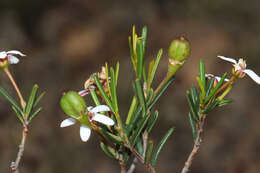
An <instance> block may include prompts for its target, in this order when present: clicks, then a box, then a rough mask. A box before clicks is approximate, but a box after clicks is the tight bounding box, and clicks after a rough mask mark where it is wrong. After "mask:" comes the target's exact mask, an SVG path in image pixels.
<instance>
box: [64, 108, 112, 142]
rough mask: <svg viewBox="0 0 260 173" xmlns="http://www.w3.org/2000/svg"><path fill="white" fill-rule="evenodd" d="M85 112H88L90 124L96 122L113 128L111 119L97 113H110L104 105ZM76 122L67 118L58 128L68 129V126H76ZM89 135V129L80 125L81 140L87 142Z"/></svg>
mask: <svg viewBox="0 0 260 173" xmlns="http://www.w3.org/2000/svg"><path fill="white" fill-rule="evenodd" d="M87 111H88V116H89V121H90V122H92V121H97V122H100V123H102V124H105V125H108V126H113V125H114V124H115V123H114V121H113V120H112V119H111V118H109V117H107V116H105V115H103V114H100V113H99V112H107V111H110V109H109V107H108V106H106V105H99V106H96V107H92V106H90V107H88V108H87ZM76 122H77V120H76V119H74V118H67V119H65V120H63V121H62V122H61V124H60V127H68V126H71V125H74V124H76ZM90 134H91V129H90V127H88V126H86V125H83V124H81V125H80V138H81V140H82V141H83V142H86V141H88V139H89V137H90Z"/></svg>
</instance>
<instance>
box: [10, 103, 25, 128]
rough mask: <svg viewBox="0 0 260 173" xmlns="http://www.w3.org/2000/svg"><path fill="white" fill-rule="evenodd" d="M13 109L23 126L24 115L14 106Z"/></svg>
mask: <svg viewBox="0 0 260 173" xmlns="http://www.w3.org/2000/svg"><path fill="white" fill-rule="evenodd" d="M12 109H13V110H14V112H15V114H16V116H17V118H18V119H19V120H20V121H21V123H22V124H23V123H24V121H23V115H22V113H21V112H20V111H19V110H17V109H16V108H15V107H14V106H12Z"/></svg>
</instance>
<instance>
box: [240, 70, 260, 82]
mask: <svg viewBox="0 0 260 173" xmlns="http://www.w3.org/2000/svg"><path fill="white" fill-rule="evenodd" d="M243 72H245V73H246V74H247V75H248V76H250V77H251V78H252V79H253V80H254V81H255V82H256V83H257V84H260V77H259V76H258V75H257V74H256V73H255V72H254V71H253V70H250V69H245V70H244V71H243Z"/></svg>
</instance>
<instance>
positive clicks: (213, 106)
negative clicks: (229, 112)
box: [202, 97, 218, 114]
mask: <svg viewBox="0 0 260 173" xmlns="http://www.w3.org/2000/svg"><path fill="white" fill-rule="evenodd" d="M217 105H218V100H217V99H216V97H215V98H214V99H213V101H212V102H211V103H210V105H208V107H207V108H206V109H205V110H203V111H202V113H203V114H207V113H208V112H209V111H211V110H212V109H214V108H215V107H216V106H217Z"/></svg>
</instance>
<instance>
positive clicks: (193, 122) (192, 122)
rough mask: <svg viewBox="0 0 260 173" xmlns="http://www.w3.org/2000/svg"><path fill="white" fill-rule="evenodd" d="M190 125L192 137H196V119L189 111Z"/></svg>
mask: <svg viewBox="0 0 260 173" xmlns="http://www.w3.org/2000/svg"><path fill="white" fill-rule="evenodd" d="M189 120H190V126H191V130H192V135H193V139H194V140H195V139H196V138H197V129H196V121H195V120H194V118H193V117H192V115H191V113H189Z"/></svg>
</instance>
